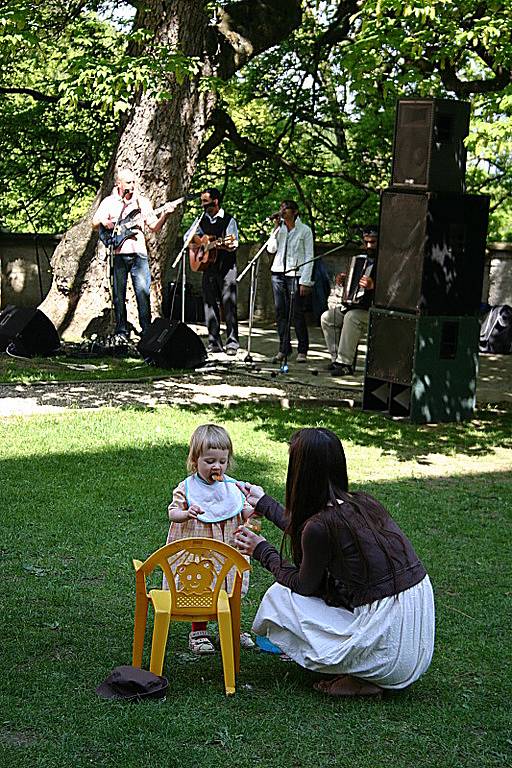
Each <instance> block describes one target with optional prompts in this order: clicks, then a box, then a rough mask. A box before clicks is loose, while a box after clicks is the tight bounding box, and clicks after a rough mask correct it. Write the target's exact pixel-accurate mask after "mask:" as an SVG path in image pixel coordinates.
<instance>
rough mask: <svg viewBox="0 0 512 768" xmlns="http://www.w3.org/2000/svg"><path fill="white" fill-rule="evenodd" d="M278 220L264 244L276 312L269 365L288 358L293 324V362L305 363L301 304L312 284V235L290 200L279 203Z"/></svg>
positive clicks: (305, 332)
mask: <svg viewBox="0 0 512 768" xmlns="http://www.w3.org/2000/svg"><path fill="white" fill-rule="evenodd" d="M279 213H280V216H281V218H280V219H277V220H275V218H274V215H272V216H271V217H270V219H272V220H274V221H275V224H274V226H275V230H274V232H273V233H272V235H271V236H270V239H269V241H268V246H267V250H268V252H269V253H271V254H275V257H274V261H273V262H272V267H271V272H272V277H271V280H272V292H273V294H274V304H275V308H276V323H277V333H278V336H279V351H278V353H277V354H276V355H275V357H274V358H273V362H275V363H280V362H282V361H283V360H285V359H288V358H289V357H290V354H291V351H292V345H291V340H290V335H291V334H290V327H291V324H292V322H293V324H294V327H295V335H296V336H297V342H298V351H297V357H296V361H297V362H298V363H305V362H306V361H307V356H308V348H309V334H308V327H307V324H306V318H305V315H304V303H305V298H306V296H307V295H308V293H310V292H311V287H312V286H313V284H314V281H313V280H312V279H311V278H312V272H313V261H312V259H313V256H314V249H313V233H312V231H311V229H310V227H308V226H307V224H303V222H302V221H301V220H300V216H299V206H298V205H297V203H295V202H294V201H293V200H283V202H282V203H281V206H280V208H279Z"/></svg>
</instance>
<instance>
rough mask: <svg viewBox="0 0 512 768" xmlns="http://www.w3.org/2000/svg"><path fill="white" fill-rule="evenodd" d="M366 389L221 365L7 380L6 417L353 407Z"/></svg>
mask: <svg viewBox="0 0 512 768" xmlns="http://www.w3.org/2000/svg"><path fill="white" fill-rule="evenodd" d="M361 391H362V390H361V382H360V381H359V380H357V379H356V377H351V380H347V381H346V382H341V381H340V382H337V381H336V382H333V381H332V379H329V378H328V377H326V376H324V375H318V373H315V372H314V369H313V370H311V369H309V370H301V371H300V378H297V377H296V375H293V374H280V373H276V371H273V370H272V371H271V370H263V369H262V370H259V371H253V372H251V371H247V370H240V369H239V367H238V366H236V367H235V366H233V367H226V368H221V367H219V368H209V369H202V370H199V371H197V372H190V373H184V374H181V375H179V376H172V377H168V378H167V377H166V378H165V379H154V380H151V379H149V380H137V381H134V380H132V381H96V382H89V381H88V382H73V383H70V382H59V383H55V382H51V383H38V384H16V385H9V384H2V385H0V417H2V416H4V417H5V416H20V415H30V414H34V413H54V412H61V411H64V410H67V409H69V408H105V407H132V408H133V407H139V408H140V407H145V408H154V407H157V406H159V405H173V404H177V405H184V404H187V403H194V404H201V405H216V404H222V405H225V406H231V405H235V404H237V403H243V402H246V403H249V402H269V401H272V402H278V403H280V404H281V406H282V407H284V408H286V407H294V406H297V405H301V406H306V405H308V404H311V405H329V406H340V407H352V406H354V405H358V404H360V402H361Z"/></svg>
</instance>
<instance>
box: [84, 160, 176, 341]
mask: <svg viewBox="0 0 512 768" xmlns="http://www.w3.org/2000/svg"><path fill="white" fill-rule="evenodd" d="M178 204H179V202H178V201H175V202H174V203H168V204H167V205H165V206H163V208H162V209H159V211H157V212H155V211H154V210H153V207H152V205H151V203H150V202H149V200H148V199H147V197H144V196H143V195H141V194H140V192H138V190H137V182H136V179H135V175H134V174H133V173H132V171H130V170H128V169H127V168H122V169H119V170H118V171H117V173H116V177H115V187H114V189H113V191H112V194H111V195H109V196H108V197H105V198H104V200H102V202H101V203H100V205H99V207H98V209H97V211H96V213H95V215H94V217H93V220H92V226H93V228H94V229H99V228H100V226H103V227H105V229H107V230H113V229H114V227H116V226H117V227H119V226H121V225H122V223H123V220H124V219H126V217H127V216H128V217H129V222H130V226H129V229H130V235H129V236H128V237H126V239H125V240H124V241H123V242H122V243H121V244H120V245H119V247H117V248H115V250H114V263H113V270H114V274H113V284H114V311H115V318H116V327H115V334H116V335H117V336H122V337H124V338H125V339H129V337H130V331H129V329H128V320H127V312H126V286H127V282H128V275H131V279H132V284H133V289H134V291H135V298H136V299H137V309H138V313H139V323H140V327H141V332H142V333H144V331H145V330H146V328H148V327H149V326H150V325H151V305H150V286H151V273H150V270H149V263H148V251H147V248H146V238H145V235H144V228H145V227H147V229H148V230H149V231H150V232H159V231H160V229H161V228H162V227H163V225H164V224H165V222H166V220H167V217H168V216H169V214H170V213H172V211H173V210H174V209H175V208H176V207H177V205H178Z"/></svg>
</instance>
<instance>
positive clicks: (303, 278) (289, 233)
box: [267, 216, 315, 286]
mask: <svg viewBox="0 0 512 768" xmlns="http://www.w3.org/2000/svg"><path fill="white" fill-rule="evenodd" d="M267 251H268V252H269V253H275V254H276V255H275V258H274V261H273V262H272V267H271V270H272V272H274V273H286V277H295V275H296V274H297V275H298V277H299V284H300V285H309V286H311V285H314V283H315V281H314V280H312V279H311V276H312V272H313V263H314V262H313V261H311V259H313V257H314V255H315V254H314V247H313V233H312V231H311V228H310V227H308V225H307V224H303V223H302V221H301V220H300V216H297V218H296V219H295V226H294V227H293V229H290V230H288V227H287V226H286V224H284V223H283V224H281V226H280V227H279V229H278V230H277V231H275V232H273V233H272V235H271V236H270V239H269V241H268V245H267ZM305 262H309V263H308V264H306V263H305ZM288 270H290V271H288Z"/></svg>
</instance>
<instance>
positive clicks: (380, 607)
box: [252, 576, 435, 688]
mask: <svg viewBox="0 0 512 768" xmlns="http://www.w3.org/2000/svg"><path fill="white" fill-rule="evenodd" d="M252 628H253V631H254V632H256V634H258V635H264V636H266V637H268V639H269V640H270V641H271V642H272V643H274V644H275V645H277V646H278V647H279V648H280V649H281V650H282V651H283V652H284V653H287V654H288V656H290V657H291V658H292V659H293V660H294V661H296V662H297V664H300V666H301V667H305V668H306V669H310V670H313V671H315V672H323V673H325V674H336V675H341V674H345V675H353V676H354V677H358V678H361V679H362V680H368V681H370V682H372V683H375V685H379V686H380V687H381V688H406V687H407V686H408V685H411V683H414V681H415V680H417V679H418V678H419V677H420V676H421V675H422V674H423V673H424V672H425V671H426V670H427V669H428V667H429V665H430V661H431V659H432V653H433V651H434V632H435V611H434V595H433V592H432V585H431V583H430V579H429V578H428V576H425V578H424V579H422V581H420V583H419V584H416V585H415V586H414V587H411V588H410V589H407V590H405V592H400V593H399V594H398V595H397V596H396V597H385V598H383V599H382V600H376V601H375V602H373V603H371V604H369V605H361V606H359V607H358V608H355V609H354V612H353V613H352V612H351V611H348V610H346V609H345V608H333V607H331V606H328V605H326V604H325V602H324V601H323V600H322V599H321V598H319V597H304V596H303V595H298V594H296V593H295V592H291V591H290V589H288V587H283V586H281V584H277V583H276V584H273V585H272V586H271V587H270V589H269V590H267V592H266V593H265V595H264V596H263V599H262V601H261V603H260V606H259V608H258V612H257V613H256V616H255V618H254V623H253V627H252Z"/></svg>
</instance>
